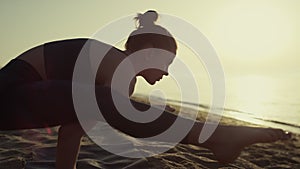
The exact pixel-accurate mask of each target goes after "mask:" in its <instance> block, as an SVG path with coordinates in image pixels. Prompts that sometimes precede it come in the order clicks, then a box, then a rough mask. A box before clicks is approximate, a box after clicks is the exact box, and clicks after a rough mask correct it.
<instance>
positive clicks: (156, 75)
mask: <svg viewBox="0 0 300 169" xmlns="http://www.w3.org/2000/svg"><path fill="white" fill-rule="evenodd" d="M174 58H175V55H174V54H171V53H170V52H167V53H166V52H160V51H153V52H151V53H150V54H149V56H148V57H147V58H146V59H145V64H148V65H155V66H154V67H155V68H149V69H145V70H143V71H141V72H140V73H139V74H138V75H140V76H142V77H143V78H144V79H145V80H146V81H147V82H148V83H149V84H151V85H154V84H155V83H156V82H157V81H159V80H161V79H162V78H163V76H168V75H169V73H168V69H169V66H170V65H171V63H172V62H173V60H174Z"/></svg>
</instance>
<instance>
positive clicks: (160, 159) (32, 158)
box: [0, 106, 300, 169]
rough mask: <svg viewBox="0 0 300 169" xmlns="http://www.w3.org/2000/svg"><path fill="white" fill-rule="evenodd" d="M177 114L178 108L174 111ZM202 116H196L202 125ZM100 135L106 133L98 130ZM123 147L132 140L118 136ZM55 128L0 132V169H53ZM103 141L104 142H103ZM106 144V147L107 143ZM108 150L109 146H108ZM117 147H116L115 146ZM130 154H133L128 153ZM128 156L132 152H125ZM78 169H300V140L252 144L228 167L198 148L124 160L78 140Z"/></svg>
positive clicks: (179, 148)
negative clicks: (100, 132) (121, 140)
mask: <svg viewBox="0 0 300 169" xmlns="http://www.w3.org/2000/svg"><path fill="white" fill-rule="evenodd" d="M174 108H176V109H177V110H178V107H175V106H174ZM206 115H207V113H206V112H199V116H198V119H199V120H201V121H203V120H204V119H205V117H206ZM221 123H222V124H225V125H237V126H255V125H253V124H250V123H246V122H243V121H238V120H235V119H232V118H226V117H223V118H222V120H221ZM102 130H103V132H105V131H106V129H105V127H102ZM121 137H122V139H124V145H125V144H130V141H128V140H131V142H132V139H128V138H127V137H128V136H125V135H123V134H121ZM56 139H57V127H55V128H48V129H31V130H18V131H1V132H0V169H23V168H26V169H36V168H38V169H51V168H52V169H53V168H55V146H56ZM104 141H105V138H104ZM107 144H109V143H107ZM111 144H112V146H114V145H113V143H111ZM118 146H120V145H118ZM147 146H148V147H151V146H155V147H156V148H157V147H164V146H168V144H167V143H159V144H152V145H147ZM132 151H133V152H134V150H132ZM126 153H132V152H126ZM77 168H78V169H96V168H104V169H118V168H126V169H142V168H146V169H148V168H164V169H168V168H170V169H174V168H178V169H179V168H180V169H184V168H224V169H225V168H226V169H228V168H270V169H271V168H272V169H275V168H278V169H279V168H300V136H299V135H296V134H293V136H292V138H291V139H290V140H288V141H277V142H275V143H268V144H255V145H251V146H248V147H246V148H245V149H244V151H242V153H241V155H240V157H239V158H238V159H237V160H236V161H235V162H234V163H231V164H226V165H223V164H220V163H218V162H217V161H216V160H215V159H214V156H213V154H212V153H211V152H210V151H209V150H207V149H205V148H201V147H197V146H192V145H183V144H178V145H177V146H176V147H174V148H172V149H170V150H169V151H167V152H165V153H163V154H159V155H155V156H153V157H147V158H142V159H134V158H125V157H121V156H117V155H114V154H112V153H109V152H107V151H106V150H104V149H102V148H101V147H99V146H97V145H96V144H95V143H93V142H92V141H91V140H90V139H89V138H88V137H84V138H83V140H82V147H81V151H80V154H79V160H78V163H77Z"/></svg>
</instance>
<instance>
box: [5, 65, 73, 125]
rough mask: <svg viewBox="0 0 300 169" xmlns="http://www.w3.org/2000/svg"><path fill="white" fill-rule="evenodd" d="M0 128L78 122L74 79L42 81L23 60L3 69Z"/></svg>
mask: <svg viewBox="0 0 300 169" xmlns="http://www.w3.org/2000/svg"><path fill="white" fill-rule="evenodd" d="M0 107H1V111H0V130H15V129H29V128H43V127H50V126H57V125H61V124H67V123H73V122H77V116H76V113H75V111H74V107H73V102H72V82H71V81H42V79H41V77H40V76H39V74H38V73H37V72H36V71H35V70H34V69H33V68H32V67H31V65H29V64H28V63H27V62H25V61H22V60H17V59H15V60H12V61H11V62H10V63H8V64H7V65H6V66H5V67H4V68H2V69H1V70H0Z"/></svg>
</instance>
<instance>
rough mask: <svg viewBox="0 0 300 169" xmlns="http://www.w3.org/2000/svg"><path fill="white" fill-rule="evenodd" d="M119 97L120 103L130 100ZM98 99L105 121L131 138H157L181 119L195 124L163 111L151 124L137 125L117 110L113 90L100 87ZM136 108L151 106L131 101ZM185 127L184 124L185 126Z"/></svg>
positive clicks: (97, 91) (143, 108)
mask: <svg viewBox="0 0 300 169" xmlns="http://www.w3.org/2000/svg"><path fill="white" fill-rule="evenodd" d="M115 94H116V96H117V97H119V100H120V101H126V100H128V99H129V98H128V97H125V96H123V95H121V94H117V93H115ZM96 97H97V102H98V105H99V108H100V110H101V113H102V115H103V117H104V118H105V120H106V121H107V122H108V123H109V124H110V125H111V126H112V127H114V128H116V129H118V130H119V131H121V132H123V133H126V134H128V135H130V136H133V137H136V138H145V137H151V136H156V135H158V134H160V133H162V132H164V131H165V130H167V129H168V128H169V127H170V126H171V125H172V124H173V123H174V121H175V120H176V119H177V118H180V120H182V122H183V123H185V124H187V125H190V124H191V123H194V121H193V120H189V119H185V118H182V117H180V116H176V115H174V114H172V113H169V112H167V111H163V110H158V111H163V112H162V113H161V115H160V116H159V117H158V118H157V119H155V120H154V121H151V122H149V123H136V122H134V121H130V120H128V119H127V118H125V117H124V116H122V115H121V114H120V112H118V110H117V109H116V107H115V105H114V102H113V100H112V96H111V89H110V88H108V87H98V88H96ZM130 101H131V103H132V104H133V105H134V107H135V108H136V109H138V110H141V111H145V110H147V109H148V108H149V105H147V104H144V103H140V102H137V101H134V100H130ZM183 125H184V124H183ZM159 141H167V142H172V141H173V140H168V138H166V140H159ZM182 142H186V140H185V139H184V140H182Z"/></svg>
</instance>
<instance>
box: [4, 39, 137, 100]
mask: <svg viewBox="0 0 300 169" xmlns="http://www.w3.org/2000/svg"><path fill="white" fill-rule="evenodd" d="M79 56H80V58H81V59H82V58H84V60H85V59H86V61H87V62H86V63H87V65H88V67H84V68H85V69H90V70H89V71H87V72H88V73H90V74H92V73H93V72H95V73H96V72H97V75H96V79H95V82H96V84H97V85H103V86H109V85H110V84H111V80H112V76H113V73H114V71H115V69H116V68H117V66H118V65H119V64H120V62H121V61H122V60H123V59H124V58H125V57H126V55H125V54H124V53H123V52H122V51H120V50H118V49H117V48H114V47H112V46H110V45H108V44H105V43H102V42H99V41H97V40H92V39H70V40H62V41H55V42H49V43H45V44H43V45H40V46H37V47H35V48H32V49H30V50H28V51H26V52H24V53H23V54H21V55H20V56H18V57H17V58H16V60H21V61H25V62H26V63H28V64H29V65H31V66H32V67H33V68H34V70H35V71H36V73H37V74H38V75H39V76H40V78H36V79H34V80H65V81H72V79H73V72H74V67H75V64H76V61H77V59H78V57H79ZM99 57H100V58H101V59H102V62H101V64H100V66H99V68H98V67H97V68H96V69H97V70H98V71H97V70H95V68H94V67H95V66H97V65H94V64H95V62H96V61H97V60H98V61H99ZM10 64H11V65H10V67H12V65H13V64H12V63H10ZM8 65H9V64H8ZM6 67H7V66H5V67H4V68H3V70H1V71H0V72H1V73H0V75H1V74H5V72H6V73H7V71H5V69H7V68H6ZM93 70H94V71H93ZM85 71H86V70H85ZM14 76H18V75H14ZM19 76H22V74H20V75H19ZM0 78H1V76H0ZM15 78H17V77H15ZM19 78H22V77H19ZM34 80H33V81H34ZM0 81H3V78H2V80H1V79H0ZM4 81H5V79H4ZM26 82H27V81H26ZM2 83H3V82H2ZM4 83H5V82H4ZM17 83H22V82H17ZM134 85H135V78H134V79H133V80H132V83H131V84H130V87H129V88H130V93H129V94H130V95H131V94H132V93H133V89H134ZM109 87H110V86H109Z"/></svg>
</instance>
